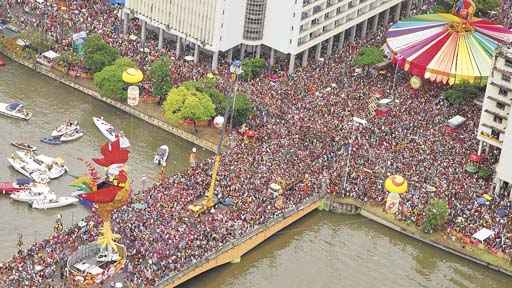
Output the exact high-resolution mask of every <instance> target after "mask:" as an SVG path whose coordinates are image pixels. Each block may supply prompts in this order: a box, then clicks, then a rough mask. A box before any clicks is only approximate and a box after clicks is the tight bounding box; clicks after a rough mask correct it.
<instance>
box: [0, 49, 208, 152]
mask: <svg viewBox="0 0 512 288" xmlns="http://www.w3.org/2000/svg"><path fill="white" fill-rule="evenodd" d="M0 53H2V54H3V55H5V56H7V57H9V58H10V59H12V60H13V61H15V62H17V63H19V64H21V65H23V66H26V67H28V68H30V69H32V70H34V71H37V72H39V73H41V74H43V75H45V76H47V77H50V78H52V79H53V80H57V81H59V82H60V83H62V84H65V85H67V86H69V87H72V88H75V89H77V90H79V91H81V92H83V93H85V94H87V95H89V96H91V97H93V98H96V99H98V100H100V101H102V102H105V103H108V104H110V105H111V106H113V107H116V108H118V109H120V110H122V111H124V112H126V113H128V114H130V115H132V116H135V117H137V118H139V119H141V120H143V121H145V122H147V123H149V124H151V125H153V126H156V127H158V128H160V129H163V130H165V131H167V132H169V133H171V134H174V135H176V136H178V137H180V138H182V139H185V140H187V141H189V142H192V143H194V144H196V145H198V146H201V147H202V148H204V149H207V150H210V151H212V152H215V151H216V146H215V144H213V143H210V142H208V141H205V140H203V139H201V138H199V137H197V136H195V135H193V134H190V133H188V132H185V131H183V130H180V129H178V128H175V127H173V126H171V125H169V124H167V123H165V122H164V121H162V120H160V119H157V118H155V117H153V116H150V115H148V114H146V113H143V112H141V111H139V110H137V109H134V108H133V107H130V106H128V105H126V104H123V103H121V102H118V101H114V100H112V99H110V98H106V97H103V96H101V95H100V94H99V93H98V92H96V91H94V90H92V89H89V88H86V87H83V86H81V85H79V84H77V83H75V82H73V81H72V80H69V79H66V78H64V77H62V76H59V75H57V74H55V73H53V72H52V71H50V70H49V69H48V68H47V67H45V66H43V65H39V64H35V63H31V62H28V61H25V60H22V59H19V58H17V57H14V56H13V55H12V54H11V53H9V52H8V51H5V50H4V49H0Z"/></svg>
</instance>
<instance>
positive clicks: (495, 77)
mask: <svg viewBox="0 0 512 288" xmlns="http://www.w3.org/2000/svg"><path fill="white" fill-rule="evenodd" d="M495 53H496V54H495V56H494V62H493V67H492V71H491V74H490V75H489V80H488V81H487V89H486V91H485V98H484V102H483V105H482V114H481V116H480V125H479V127H478V136H477V137H478V139H479V140H480V147H479V149H478V153H479V154H480V153H481V152H482V147H483V146H484V145H491V146H495V147H498V148H500V149H501V153H500V159H499V162H498V165H497V167H496V178H495V182H496V192H500V190H501V192H503V189H506V190H507V192H508V193H510V186H509V185H510V184H512V125H509V117H510V111H511V105H512V47H507V46H501V47H499V48H497V49H496V52H495ZM511 123H512V122H511ZM510 196H511V197H512V194H511V195H510Z"/></svg>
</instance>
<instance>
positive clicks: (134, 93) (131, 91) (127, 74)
mask: <svg viewBox="0 0 512 288" xmlns="http://www.w3.org/2000/svg"><path fill="white" fill-rule="evenodd" d="M122 78H123V81H124V82H125V83H127V84H131V86H129V87H128V99H127V103H128V105H130V106H137V105H138V104H139V98H140V92H139V87H138V86H137V84H138V83H140V82H141V81H142V80H143V79H144V75H143V74H142V71H140V70H139V69H136V68H128V69H126V70H125V71H124V72H123V75H122Z"/></svg>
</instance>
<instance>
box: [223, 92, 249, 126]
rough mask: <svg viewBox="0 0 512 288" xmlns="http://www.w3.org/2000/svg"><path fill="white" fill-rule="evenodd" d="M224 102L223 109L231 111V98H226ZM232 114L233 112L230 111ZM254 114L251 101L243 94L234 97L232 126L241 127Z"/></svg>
mask: <svg viewBox="0 0 512 288" xmlns="http://www.w3.org/2000/svg"><path fill="white" fill-rule="evenodd" d="M227 98H228V99H226V101H225V105H226V107H225V109H231V107H230V106H232V105H233V97H227ZM231 113H233V111H231ZM253 113H254V106H253V105H252V102H251V100H250V99H249V97H247V95H245V94H239V95H237V96H236V101H235V111H234V114H232V115H231V116H232V117H233V120H234V121H233V124H234V125H235V126H237V125H241V124H243V123H245V122H246V121H247V119H248V118H249V117H250V116H251V115H252V114H253Z"/></svg>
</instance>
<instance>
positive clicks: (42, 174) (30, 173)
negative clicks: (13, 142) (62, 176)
mask: <svg viewBox="0 0 512 288" xmlns="http://www.w3.org/2000/svg"><path fill="white" fill-rule="evenodd" d="M7 161H9V164H11V165H12V167H13V168H14V169H16V171H18V172H20V173H21V174H23V175H25V176H26V177H28V178H30V179H32V180H34V181H35V182H38V183H48V182H49V181H50V177H49V176H48V171H44V170H41V167H40V166H39V165H37V164H36V163H27V162H25V161H23V160H22V159H20V158H18V157H16V156H15V155H13V156H11V157H9V158H7Z"/></svg>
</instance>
